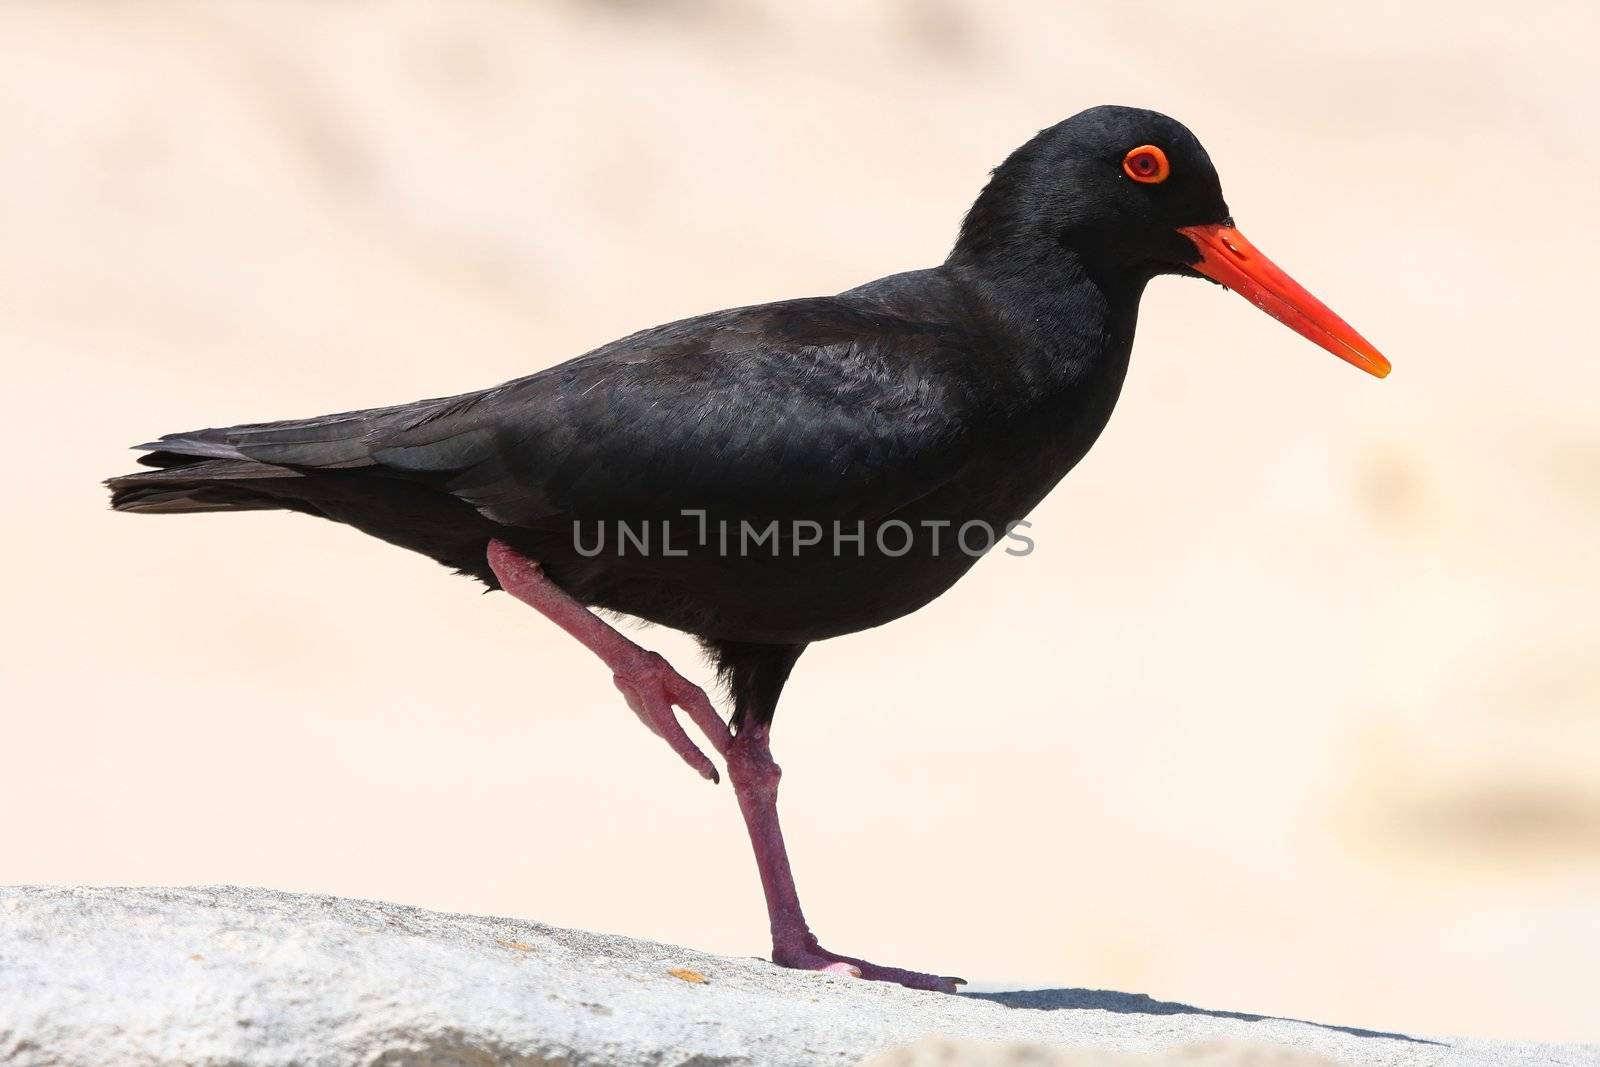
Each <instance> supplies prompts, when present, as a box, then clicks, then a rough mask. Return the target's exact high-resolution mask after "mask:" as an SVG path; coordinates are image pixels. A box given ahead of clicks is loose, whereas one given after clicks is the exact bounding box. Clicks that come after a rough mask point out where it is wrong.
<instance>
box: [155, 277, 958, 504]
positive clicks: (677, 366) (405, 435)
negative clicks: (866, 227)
mask: <svg viewBox="0 0 1600 1067" xmlns="http://www.w3.org/2000/svg"><path fill="white" fill-rule="evenodd" d="M962 345H963V339H962V337H961V335H960V334H959V332H958V331H956V330H954V329H952V328H950V327H947V326H941V325H937V324H929V323H916V322H909V321H907V320H905V319H903V318H900V317H896V316H893V315H889V314H887V313H884V312H879V311H874V310H871V309H869V308H863V307H861V306H859V305H856V304H852V303H851V302H849V301H847V300H841V299H839V298H817V299H811V300H797V301H786V302H783V303H778V304H767V305H761V306H758V307H752V308H740V309H734V310H731V311H724V312H716V313H713V314H710V315H704V316H700V317H697V318H694V319H687V320H684V321H682V322H677V323H672V324H669V325H666V326H659V327H655V328H653V329H650V330H645V331H642V332H640V333H637V334H634V335H632V336H630V337H625V338H623V339H621V340H619V341H616V342H613V343H612V344H609V345H606V346H604V347H602V348H600V349H597V350H595V351H594V352H591V353H589V354H588V355H585V356H580V357H579V358H577V359H574V360H572V361H570V362H568V363H564V364H561V365H559V366H557V367H552V368H550V369H549V370H546V371H543V372H540V373H538V374H535V375H532V376H530V377H527V378H521V379H517V380H515V381H512V382H507V383H506V384H504V385H501V386H497V387H495V388H493V389H487V390H483V391H481V392H477V393H468V394H465V395H462V396H457V397H448V398H443V399H439V400H428V401H419V402H418V403H415V404H407V405H402V406H400V407H394V408H379V409H372V410H368V411H359V412H349V413H345V414H341V415H329V416H324V417H322V418H318V419H310V420H305V421H300V422H288V423H263V424H256V425H247V426H236V427H228V428H225V429H217V430H204V431H198V432H196V433H192V434H174V435H171V436H169V437H166V438H163V439H162V440H160V441H158V442H155V443H153V444H151V445H149V446H146V447H148V448H152V449H157V450H159V451H157V452H156V454H155V455H154V456H152V457H147V458H148V459H149V460H150V461H152V462H154V463H156V464H157V465H161V464H162V463H163V462H165V460H164V459H163V457H164V456H166V455H170V454H173V453H176V454H179V455H183V456H205V457H211V458H237V459H250V460H255V461H258V462H263V463H272V464H278V465H282V466H287V467H297V468H336V469H345V470H350V469H359V468H367V469H371V470H373V472H374V473H383V474H389V475H394V476H402V477H407V478H414V479H418V480H421V481H424V482H427V483H428V484H431V485H435V486H437V487H439V488H441V489H445V490H447V491H448V492H450V493H452V494H453V495H455V496H457V497H459V498H461V499H463V500H465V501H467V502H469V503H471V504H472V505H474V506H475V507H476V508H478V510H479V511H480V512H482V513H483V514H484V515H486V516H487V517H489V518H491V519H493V520H495V521H497V522H502V523H506V524H508V525H519V526H541V525H548V524H552V523H560V522H564V521H566V520H567V519H568V518H571V517H580V518H587V517H614V516H634V515H649V516H653V515H675V514H676V513H677V512H678V511H679V510H681V509H700V508H703V509H706V510H708V511H713V512H716V511H721V512H724V513H727V512H730V511H731V512H735V513H738V514H747V515H761V516H770V517H789V516H794V517H802V516H807V515H815V516H816V517H817V518H818V519H819V520H825V519H829V518H834V517H843V518H856V517H860V518H871V517H874V516H878V515H882V514H885V513H887V512H889V511H891V510H893V509H894V508H895V507H898V506H899V505H901V504H904V503H906V502H908V501H910V500H914V499H916V498H917V497H919V496H922V495H923V494H925V493H927V492H929V491H931V490H932V489H934V488H936V487H937V486H938V485H939V484H941V483H942V482H943V481H945V480H946V479H948V478H949V477H951V476H952V475H953V474H954V473H955V472H956V470H958V469H959V467H960V464H961V462H962V456H963V449H962V447H961V445H962V438H963V431H962V425H961V420H960V418H959V417H958V413H959V412H960V410H961V408H962V399H963V398H961V397H953V396H950V395H948V394H949V390H950V389H951V388H952V387H953V386H952V385H951V382H952V381H960V380H961V377H960V376H954V377H953V376H951V375H949V374H940V373H937V371H938V370H939V369H940V368H941V367H947V366H949V365H950V364H951V362H952V361H955V360H959V359H960V358H961V355H962V351H961V350H962Z"/></svg>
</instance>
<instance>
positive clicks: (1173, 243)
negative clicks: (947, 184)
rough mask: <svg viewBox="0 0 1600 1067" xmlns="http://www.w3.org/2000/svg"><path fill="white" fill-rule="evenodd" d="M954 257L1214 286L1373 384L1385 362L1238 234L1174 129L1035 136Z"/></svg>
mask: <svg viewBox="0 0 1600 1067" xmlns="http://www.w3.org/2000/svg"><path fill="white" fill-rule="evenodd" d="M956 254H957V255H963V254H964V255H971V256H978V257H981V258H984V259H988V260H990V261H993V260H996V259H1005V260H1011V261H1012V262H1013V265H1014V266H1015V267H1016V268H1019V269H1028V268H1029V267H1030V266H1032V265H1037V264H1038V263H1039V262H1040V260H1048V259H1050V258H1052V257H1061V258H1066V257H1068V256H1070V257H1072V258H1073V259H1075V260H1076V261H1077V262H1079V263H1081V264H1082V265H1083V266H1084V268H1085V269H1086V270H1088V271H1089V272H1091V273H1092V274H1094V275H1096V276H1098V277H1101V278H1106V279H1113V280H1121V281H1126V282H1130V283H1133V284H1138V285H1142V283H1143V282H1144V281H1146V280H1148V279H1149V278H1151V277H1154V276H1155V275H1158V274H1182V275H1190V276H1196V277H1205V278H1209V279H1211V280H1212V281H1214V282H1217V283H1219V284H1221V285H1223V286H1226V287H1227V288H1229V289H1232V290H1234V291H1235V292H1237V293H1239V294H1240V295H1241V296H1243V297H1244V298H1245V299H1247V300H1249V301H1250V302H1251V303H1252V304H1254V305H1255V306H1256V307H1258V308H1260V309H1261V310H1263V311H1265V312H1266V313H1267V314H1269V315H1271V316H1272V317H1273V318H1275V319H1277V320H1278V321H1279V322H1282V323H1283V324H1284V325H1286V326H1288V327H1289V328H1291V329H1293V330H1294V331H1296V332H1297V333H1299V334H1301V335H1302V336H1304V337H1306V338H1308V339H1309V340H1311V341H1314V342H1315V343H1316V344H1318V345H1321V346H1322V347H1323V348H1325V349H1327V350H1328V351H1330V352H1332V353H1333V354H1334V355H1336V356H1338V357H1339V358H1341V359H1343V360H1346V361H1348V362H1349V363H1352V364H1354V365H1355V366H1357V367H1360V368H1361V369H1362V370H1364V371H1367V372H1368V373H1369V374H1374V375H1376V376H1378V377H1380V378H1381V377H1383V376H1384V375H1386V374H1388V373H1389V361H1388V360H1387V359H1385V358H1384V357H1383V355H1382V354H1381V353H1379V352H1378V350H1377V349H1376V348H1374V347H1373V346H1372V345H1371V343H1369V342H1368V341H1367V340H1366V339H1365V338H1363V337H1362V336H1361V335H1360V334H1359V333H1357V332H1356V331H1355V330H1354V329H1353V328H1351V326H1350V325H1349V324H1348V323H1346V322H1345V321H1344V320H1343V319H1341V318H1339V316H1337V315H1335V314H1334V313H1333V312H1332V311H1330V310H1328V308H1327V307H1326V306H1325V305H1324V304H1323V303H1322V302H1321V301H1319V300H1318V299H1317V298H1316V297H1314V296H1312V295H1311V294H1310V293H1308V292H1306V290H1305V289H1303V288H1301V287H1300V285H1299V284H1297V283H1296V282H1295V281H1294V279H1292V278H1290V277H1289V276H1288V275H1287V274H1285V273H1284V272H1283V271H1282V270H1280V269H1279V268H1278V267H1277V266H1276V265H1275V264H1274V263H1273V262H1272V261H1271V260H1270V259H1268V258H1267V257H1266V256H1264V255H1262V254H1261V253H1260V251H1258V250H1257V249H1256V247H1255V246H1254V245H1252V244H1251V243H1250V242H1249V241H1248V240H1246V239H1245V237H1244V235H1243V234H1241V233H1240V232H1239V231H1238V230H1237V229H1235V228H1234V225H1233V218H1232V216H1231V215H1230V213H1229V211H1228V204H1227V202H1226V201H1225V200H1224V199H1223V198H1222V183H1221V182H1220V181H1219V180H1218V178H1217V172H1216V168H1214V167H1213V166H1212V165H1211V157H1210V156H1209V155H1207V154H1206V150H1205V148H1204V147H1203V146H1202V145H1201V144H1200V141H1199V139H1198V138H1196V137H1195V135H1194V134H1192V133H1190V132H1189V129H1188V127H1186V126H1184V125H1183V124H1182V123H1181V122H1178V121H1177V120H1176V119H1172V118H1169V117H1167V116H1166V115H1163V114H1161V113H1159V112H1156V111H1146V110H1143V109H1141V108H1132V107H1114V106H1110V105H1107V106H1103V107H1095V108H1090V109H1089V110H1088V111H1082V112H1079V113H1078V114H1076V115H1074V116H1072V117H1071V118H1069V119H1067V120H1065V121H1063V122H1059V123H1057V124H1056V125H1054V126H1051V127H1049V128H1048V129H1045V130H1041V131H1040V132H1039V133H1038V134H1037V135H1036V136H1035V137H1034V138H1033V139H1032V140H1030V141H1029V142H1028V143H1027V144H1025V145H1023V146H1022V147H1021V148H1019V149H1017V150H1016V151H1015V152H1013V153H1012V154H1011V156H1010V157H1009V158H1008V159H1007V160H1006V161H1005V162H1004V163H1002V164H1001V165H1000V166H999V167H997V168H996V169H995V172H994V176H993V178H992V179H991V180H990V182H989V184H988V186H987V187H985V189H984V191H983V194H982V195H981V196H979V198H978V200H977V202H976V203H975V204H973V206H972V209H971V211H969V212H968V213H967V217H966V219H965V221H964V222H963V223H962V227H961V236H960V238H959V239H958V240H957V242H956Z"/></svg>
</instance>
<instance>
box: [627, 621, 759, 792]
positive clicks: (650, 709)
mask: <svg viewBox="0 0 1600 1067" xmlns="http://www.w3.org/2000/svg"><path fill="white" fill-rule="evenodd" d="M611 680H612V682H613V683H614V684H615V685H616V687H617V689H618V691H619V692H621V693H622V697H623V699H624V700H626V701H627V702H628V707H630V708H632V709H633V713H634V714H635V715H637V716H638V717H639V721H640V722H642V723H644V724H645V726H647V727H649V729H650V732H651V733H653V734H655V735H656V736H657V737H659V738H661V739H662V740H663V741H665V742H666V743H667V744H668V745H669V746H671V748H672V750H673V751H674V752H676V753H677V754H678V756H679V757H680V758H681V759H682V760H683V761H684V762H685V763H687V764H688V765H689V766H690V767H693V768H694V770H695V772H696V773H698V774H699V775H700V776H701V777H702V778H704V779H706V780H707V781H709V782H712V783H713V784H716V783H719V782H721V781H722V777H721V775H719V774H718V773H717V768H716V765H715V764H713V763H712V762H711V760H710V759H709V758H707V756H706V754H705V753H704V752H702V751H700V749H699V748H698V747H697V746H696V745H695V743H694V742H693V741H691V740H689V735H688V734H687V733H685V732H684V729H683V726H682V725H681V724H680V723H679V722H678V717H677V715H676V714H675V713H674V711H673V709H674V708H675V707H677V708H682V709H683V710H684V712H685V713H686V714H687V715H688V716H689V718H690V720H691V721H692V722H693V723H694V724H695V725H696V726H699V727H700V729H701V730H702V731H704V732H705V734H706V736H707V737H708V738H709V739H710V741H711V743H712V745H713V746H714V747H715V748H716V749H717V751H718V752H722V751H725V750H726V748H727V744H728V742H730V741H731V740H732V735H731V734H729V732H728V727H727V724H726V723H724V722H723V721H722V718H721V717H720V716H719V715H717V712H716V709H715V708H713V707H712V706H711V701H710V700H709V699H708V698H707V697H706V695H705V692H704V691H703V690H702V689H701V688H700V687H699V686H697V685H695V684H694V683H693V682H691V681H689V680H688V679H687V678H685V677H683V675H681V674H679V673H678V672H677V671H675V670H673V669H672V666H671V665H670V664H669V663H667V661H666V660H665V659H663V658H662V657H661V656H659V655H657V654H656V653H654V652H647V653H645V654H644V655H643V656H641V657H640V659H639V660H638V662H636V663H630V664H627V665H626V666H625V667H624V668H623V669H620V670H618V671H617V672H616V674H614V675H613V676H612V679H611Z"/></svg>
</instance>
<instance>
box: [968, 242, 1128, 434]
mask: <svg viewBox="0 0 1600 1067" xmlns="http://www.w3.org/2000/svg"><path fill="white" fill-rule="evenodd" d="M944 269H945V271H946V272H947V273H948V274H949V275H950V277H952V278H953V279H954V280H955V281H956V282H957V284H958V285H959V286H960V287H961V289H962V290H963V292H964V293H965V294H966V295H967V298H968V301H969V304H970V306H971V308H972V310H973V312H974V314H975V315H976V316H977V317H978V318H980V319H981V320H982V321H983V323H984V325H985V326H986V327H987V328H988V329H989V330H991V331H993V333H994V334H995V335H996V337H997V339H999V340H1000V341H1001V342H1002V345H1003V347H1004V348H1005V349H1006V350H1007V352H1008V354H1009V356H1010V358H1011V359H1012V360H1015V361H1016V363H1017V366H1018V369H1019V370H1021V371H1023V372H1024V374H1025V376H1026V377H1027V378H1028V379H1029V380H1030V381H1032V382H1033V383H1034V385H1035V386H1036V387H1037V388H1039V389H1040V390H1043V391H1045V392H1050V393H1054V392H1056V391H1058V390H1060V391H1065V392H1067V393H1071V394H1075V395H1076V396H1077V397H1078V400H1079V402H1081V401H1082V400H1083V399H1084V397H1083V395H1082V394H1083V391H1084V390H1085V389H1088V390H1091V391H1094V390H1098V389H1109V390H1110V399H1111V400H1113V401H1114V400H1115V395H1116V391H1117V390H1118V389H1119V388H1120V387H1121V383H1122V378H1123V375H1124V374H1125V373H1126V371H1127V365H1128V355H1129V353H1130V351H1131V350H1132V348H1133V330H1134V325H1135V323H1136V322H1137V319H1138V312H1139V298H1140V296H1141V295H1142V294H1143V292H1144V287H1145V283H1146V281H1148V279H1147V278H1146V277H1143V276H1137V275H1127V276H1123V275H1116V274H1110V273H1107V272H1103V271H1097V270H1095V269H1093V268H1092V267H1090V266H1089V265H1087V264H1086V263H1085V262H1084V261H1083V260H1082V259H1080V258H1079V257H1078V256H1077V255H1075V254H1074V253H1072V252H1071V251H1070V250H1064V249H1062V248H1061V247H1060V246H1059V245H1055V246H1053V247H1050V248H1048V249H1046V248H1039V249H1036V250H1035V249H1029V248H1028V247H1026V246H1024V247H1021V248H1016V247H1012V248H987V249H971V248H965V247H963V246H962V245H960V244H958V245H957V246H956V249H955V251H953V252H952V253H951V254H950V258H949V259H948V260H947V261H946V262H945V265H944ZM1052 387H1053V388H1052ZM1040 399H1046V398H1045V397H1044V396H1041V397H1040Z"/></svg>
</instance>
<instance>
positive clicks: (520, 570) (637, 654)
mask: <svg viewBox="0 0 1600 1067" xmlns="http://www.w3.org/2000/svg"><path fill="white" fill-rule="evenodd" d="M488 557H489V567H490V568H491V569H492V570H493V571H494V574H495V577H496V578H498V579H500V587H501V588H502V589H504V590H505V591H506V592H508V593H510V594H511V595H512V596H514V597H516V598H517V599H518V600H520V601H522V602H523V603H524V604H527V605H529V606H530V607H533V608H535V609H537V610H538V612H539V613H540V614H541V615H543V616H544V617H545V618H547V619H549V620H550V621H551V622H553V623H555V624H556V625H557V626H559V627H561V628H562V629H563V630H565V631H567V633H569V634H571V635H572V636H573V637H576V638H577V639H578V640H579V641H580V642H581V643H582V644H583V646H584V647H585V648H587V649H589V651H591V652H593V653H594V654H595V655H597V656H599V657H600V659H601V661H602V662H604V663H605V665H606V666H607V667H610V668H611V675H612V681H614V682H615V683H616V686H617V688H618V689H619V690H621V691H622V696H623V698H624V699H625V700H627V702H628V707H630V708H632V709H633V713H634V714H635V715H637V716H639V719H640V721H641V722H643V723H644V724H645V725H646V726H648V727H649V728H650V730H651V731H652V732H653V733H655V734H656V735H657V736H658V737H660V738H661V739H662V740H664V741H665V742H666V743H667V744H669V745H671V746H672V750H673V751H674V752H676V753H677V754H678V755H679V756H681V757H682V758H683V761H684V762H685V763H687V764H688V765H689V766H691V767H693V768H694V769H695V770H697V771H699V772H700V774H701V776H703V777H705V778H709V779H710V780H711V781H713V782H715V781H717V780H718V778H717V768H716V767H715V766H714V765H713V764H712V762H711V760H709V759H708V758H706V754H705V753H704V752H701V751H700V750H699V749H698V748H696V747H695V744H694V742H693V741H691V740H689V735H688V734H686V733H684V732H683V727H682V726H680V725H679V724H678V718H677V715H676V714H675V713H674V712H673V707H674V706H676V707H680V708H682V709H683V710H684V711H685V712H686V713H688V716H689V718H690V720H691V721H692V722H693V723H694V724H695V725H696V726H698V727H699V728H700V729H701V731H702V732H704V733H705V735H706V738H707V739H708V740H710V742H711V746H712V747H713V748H715V749H716V750H717V751H718V752H719V753H723V754H726V753H727V751H728V747H729V745H731V744H732V742H733V735H732V734H731V733H730V732H729V731H728V727H727V724H726V723H724V722H723V721H722V718H721V716H719V715H718V714H717V710H716V709H715V708H714V707H712V706H711V701H710V700H708V699H707V698H706V694H705V691H704V690H702V689H701V688H700V687H699V686H697V685H695V684H694V683H693V682H691V681H689V680H688V679H687V678H685V677H684V676H683V675H681V674H679V673H678V672H677V671H675V670H673V669H672V664H670V663H668V662H667V661H666V660H665V659H663V658H662V657H661V656H660V655H658V654H657V653H654V652H651V651H649V650H648V649H644V648H640V647H639V646H638V645H636V644H634V643H633V642H632V641H630V640H628V639H627V638H626V637H624V636H622V634H621V633H619V632H617V630H616V628H615V627H612V626H610V625H608V624H607V623H606V621H605V620H604V619H602V618H600V616H598V615H596V614H595V613H594V612H592V611H590V610H589V609H588V608H586V607H584V606H583V605H582V604H581V603H579V602H578V601H576V600H574V599H573V598H572V597H571V596H569V595H568V594H567V593H566V592H564V591H563V590H562V589H561V587H560V586H558V585H556V584H555V583H554V582H552V581H551V580H550V579H549V578H548V577H547V576H546V575H545V573H544V569H543V568H542V567H540V566H539V563H538V561H536V560H532V559H529V558H528V557H527V556H524V555H523V554H522V553H520V552H518V551H517V550H516V549H514V548H512V547H511V546H510V545H508V544H506V543H505V542H504V541H499V540H495V541H490V542H489V551H488Z"/></svg>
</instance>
